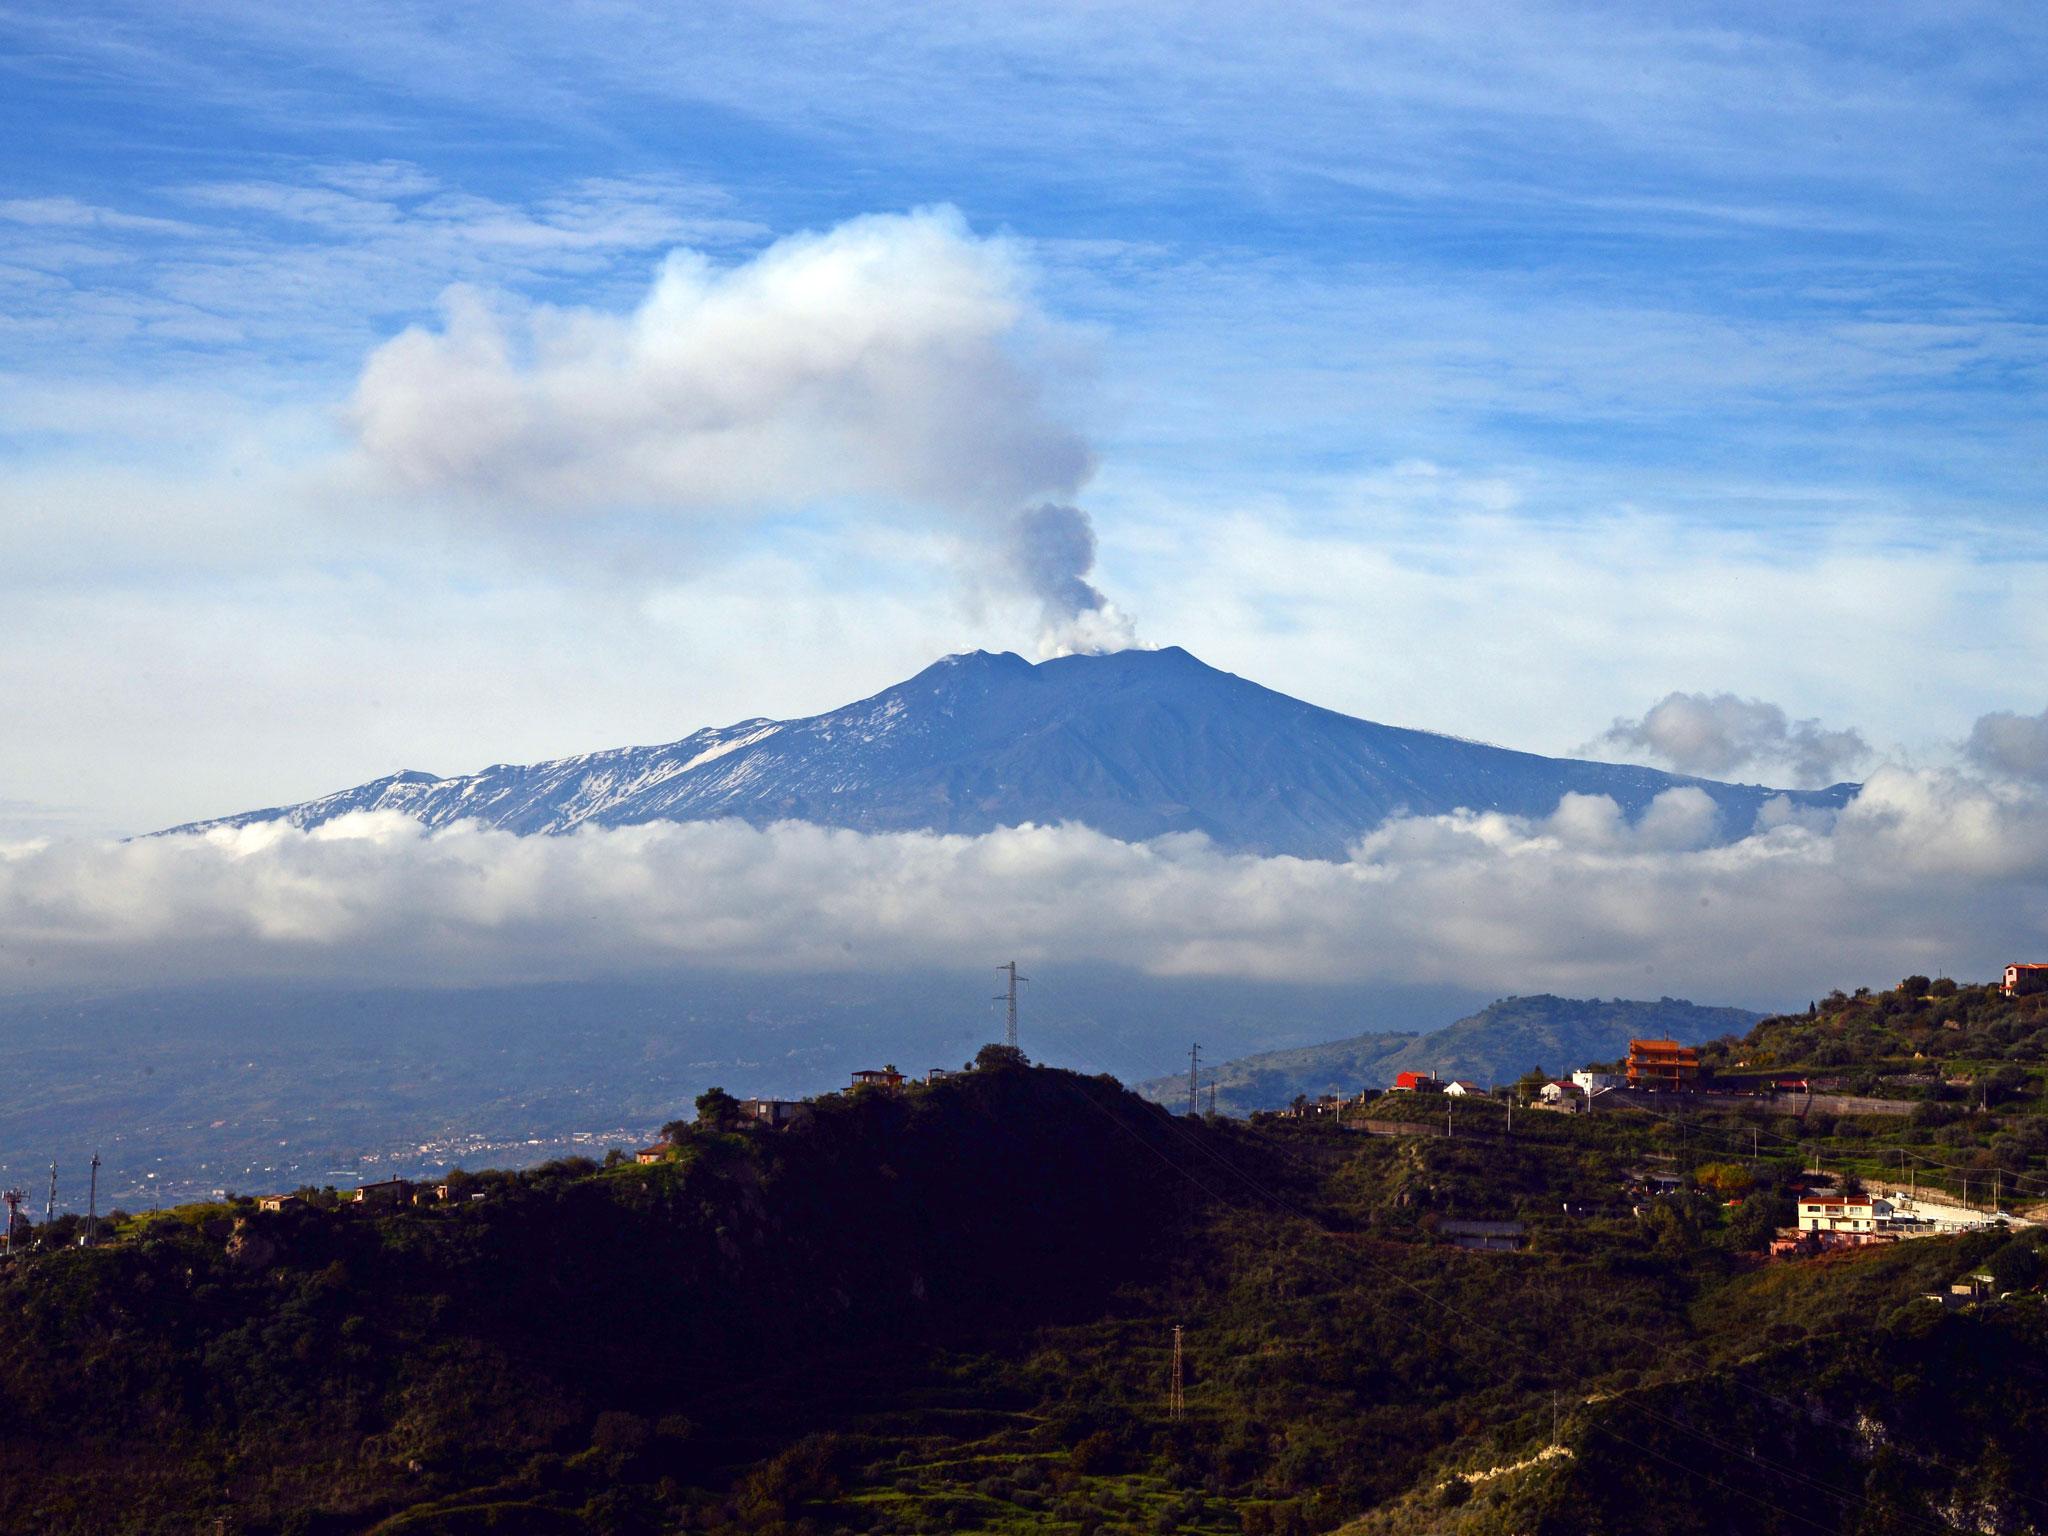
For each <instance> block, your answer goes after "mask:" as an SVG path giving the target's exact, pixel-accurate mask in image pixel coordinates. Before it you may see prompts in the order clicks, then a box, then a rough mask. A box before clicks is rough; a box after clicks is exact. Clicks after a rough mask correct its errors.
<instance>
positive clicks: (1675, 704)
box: [1589, 693, 1871, 787]
mask: <svg viewBox="0 0 2048 1536" xmlns="http://www.w3.org/2000/svg"><path fill="white" fill-rule="evenodd" d="M1589 750H1593V751H1598V752H1602V753H1612V754H1615V755H1620V756H1627V755H1631V754H1641V755H1647V756H1649V757H1653V758H1655V759H1657V760H1658V761H1660V762H1663V763H1666V764H1669V765H1670V766H1671V767H1672V768H1674V769H1676V770H1677V771H1678V772H1680V773H1694V774H1700V775H1702V776H1704V777H1708V778H1716V779H1725V778H1729V777H1731V776H1732V775H1735V774H1737V773H1742V772H1745V771H1747V772H1765V773H1768V772H1784V773H1787V774H1789V775H1790V777H1791V778H1792V780H1793V783H1794V784H1795V786H1797V787H1805V786H1808V785H1821V784H1834V783H1840V782H1841V781H1842V780H1843V779H1844V778H1845V777H1846V776H1847V775H1848V774H1850V773H1852V772H1854V771H1855V769H1856V768H1857V767H1858V766H1859V765H1860V764H1862V763H1865V762H1868V761H1869V760H1870V755H1871V753H1870V744H1869V743H1868V742H1866V741H1865V740H1864V739H1863V737H1862V735H1861V734H1860V733H1859V732H1857V731H1855V730H1830V729H1828V728H1827V727H1825V726H1823V725H1822V724H1821V723H1820V722H1819V721H1818V720H1791V719H1788V718H1787V717H1786V714H1785V711H1784V710H1782V709H1780V708H1779V707H1778V706H1777V705H1775V704H1768V703H1766V702H1764V701H1763V700H1762V699H1744V698H1738V697H1737V696H1736V695H1735V694H1732V693H1671V694H1667V695H1666V696H1665V697H1664V698H1662V699H1661V700H1659V701H1658V702H1657V703H1656V704H1655V705H1654V706H1652V707H1651V709H1650V710H1649V712H1648V713H1647V714H1645V715H1643V716H1642V717H1641V718H1640V719H1635V720H1630V719H1618V720H1616V721H1615V722H1614V724H1613V725H1612V726H1610V727H1609V728H1608V729H1607V730H1606V731H1605V732H1603V733H1602V734H1601V735H1600V736H1599V737H1598V738H1597V739H1596V740H1595V741H1594V742H1593V743H1592V746H1591V747H1590V748H1589Z"/></svg>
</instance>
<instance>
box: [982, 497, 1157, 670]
mask: <svg viewBox="0 0 2048 1536" xmlns="http://www.w3.org/2000/svg"><path fill="white" fill-rule="evenodd" d="M1010 564H1011V567H1012V569H1013V571H1014V572H1015V574H1016V577H1017V579H1018V581H1019V582H1020V583H1021V584H1022V586H1023V588H1024V590H1025V591H1026V592H1028V593H1029V594H1030V595H1031V596H1032V597H1034V598H1036V599H1037V600H1038V604H1039V610H1040V616H1041V618H1042V620H1043V629H1042V630H1041V632H1040V636H1039V651H1040V653H1041V654H1043V655H1046V656H1065V655H1071V654H1072V653H1074V652H1076V651H1110V650H1119V649H1121V648H1123V647H1125V646H1129V645H1134V644H1136V643H1137V635H1136V633H1135V631H1134V628H1133V626H1132V623H1131V620H1130V618H1129V617H1128V616H1127V615H1126V614H1124V613H1123V612H1122V611H1121V610H1119V609H1118V608H1117V606H1116V605H1115V604H1114V603H1112V602H1110V600H1109V599H1108V598H1106V597H1104V596H1103V595H1102V592H1101V589H1099V588H1098V587H1096V586H1095V584H1094V583H1093V582H1091V581H1089V580H1088V576H1089V573H1090V572H1092V571H1093V570H1094V569H1095V524H1094V522H1093V521H1092V520H1091V519H1090V518H1089V516H1088V514H1087V513H1086V512H1083V511H1082V510H1081V509H1080V508H1079V507H1072V506H1066V505H1063V504H1061V503H1059V502H1051V501H1049V502H1046V503H1045V504H1044V505H1043V506H1037V507H1033V508H1032V509H1031V510H1030V511H1028V512H1024V513H1020V514H1019V515H1018V517H1017V521H1016V522H1015V524H1014V525H1013V526H1012V528H1011V535H1010Z"/></svg>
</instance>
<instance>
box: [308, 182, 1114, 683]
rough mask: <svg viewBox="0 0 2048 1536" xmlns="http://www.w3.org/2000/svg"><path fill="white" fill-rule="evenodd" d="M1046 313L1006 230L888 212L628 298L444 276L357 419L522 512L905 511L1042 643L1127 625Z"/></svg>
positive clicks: (585, 527)
mask: <svg viewBox="0 0 2048 1536" xmlns="http://www.w3.org/2000/svg"><path fill="white" fill-rule="evenodd" d="M295 197H297V198H299V199H306V198H310V199H311V201H312V203H313V204H314V206H315V207H316V208H318V207H320V206H323V205H324V203H325V201H326V198H325V197H324V195H316V194H308V193H303V192H302V193H298V194H295ZM1049 330H1050V326H1049V323H1048V322H1047V321H1046V320H1045V318H1044V317H1043V316H1042V315H1040V314H1039V313H1038V312H1037V310H1036V308H1035V307H1034V305H1033V304H1032V301H1031V298H1030V295H1029V291H1028V282H1027V279H1026V274H1025V270H1024V265H1023V262H1022V259H1021V257H1020V255H1019V253H1018V252H1017V250H1016V249H1015V248H1014V247H1013V246H1012V245H1010V244H1009V243H1008V242H1007V241H1004V240H1001V239H980V238H977V237H976V236H974V235H973V234H972V232H970V231H969V230H968V228H967V225H966V222H965V221H964V220H963V219H962V218H961V217H960V215H959V214H958V213H957V212H954V211H953V210H951V209H944V208H939V209H927V210H923V211H920V212H916V213H911V214H907V215H872V216H867V217H862V218H857V219H853V220H850V221H848V222H846V223H844V224H841V225H839V226H838V227H836V228H834V229H832V230H829V231H827V232H825V233H823V234H805V235H795V236H791V237H789V238H787V239H784V240H781V241H778V242H777V243H776V244H774V245H772V246H770V247H769V248H768V249H767V250H765V251H763V252H761V253H760V254H758V255H756V256H754V257H753V258H752V259H750V260H748V261H745V262H743V263H740V264H738V265H735V266H726V267H720V266H718V265H717V264H715V263H714V262H713V261H712V260H711V259H710V258H709V257H708V256H706V255H704V254H703V253H701V252H697V251H688V250H679V251H676V252H674V253H672V254H671V255H670V256H669V258H668V259H667V261H666V262H665V263H664V264H663V265H662V268H661V271H660V274H659V276H658V277H657V278H656V279H655V282H654V285H653V287H652V288H651V289H650V290H649V292H648V293H647V295H646V296H645V297H644V299H642V300H641V302H640V303H639V305H638V306H637V307H636V308H635V309H634V310H633V311H632V312H631V313H630V314H623V315H622V314H615V313H611V312H609V311H603V310H597V309H590V308H558V307H553V306H548V305H533V304H518V303H514V302H513V301H511V300H508V299H498V300H493V299H491V298H489V297H487V296H485V295H483V294H480V293H477V292H474V291H472V290H467V289H456V290H453V291H451V293H450V294H449V295H448V297H447V299H446V301H445V303H444V319H443V324H442V326H441V327H440V329H438V330H429V329H425V328H421V327H413V328H410V329H408V330H407V331H405V332H404V333H403V334H402V335H400V336H398V337H396V338H394V339H393V340H391V341H389V342H387V343H385V344H384V345H383V346H380V347H379V348H377V349H376V351H375V352H374V353H372V354H371V356H370V359H369V361H368V363H367V364H366V365H365V366H364V369H363V373H362V377H361V380H360V381H359V383H358V384H357V387H356V391H355V397H354V402H353V406H352V412H351V414H352V418H353V421H354V424H355V430H356V433H357V436H358V439H359V442H360V445H361V449H362V452H363V454H364V456H365V458H366V460H367V462H368V463H369V464H370V465H371V466H372V467H373V468H374V470H375V471H376V473H377V474H378V475H379V476H380V477H381V478H382V479H383V480H385V481H386V482H387V483H388V484H390V485H393V486H395V487H397V488H398V489H399V490H400V491H402V492H409V493H417V494H424V495H426V496H429V497H437V498H445V499H448V500H452V501H453V502H455V503H457V504H458V505H460V506H461V507H462V508H463V509H464V510H465V511H466V512H468V513H470V514H474V515H478V516H482V517H484V518H486V519H490V520H494V521H500V522H505V523H509V524H512V525H514V526H516V527H519V528H523V529H524V528H533V527H546V528H550V529H559V528H561V527H564V526H567V527H571V528H575V529H577V530H578V531H579V532H584V533H587V532H589V531H590V529H591V527H592V526H593V525H596V526H599V527H603V526H628V527H645V526H646V525H647V522H648V520H649V519H652V520H653V521H654V522H655V523H657V524H659V523H660V522H662V521H664V520H672V521H678V522H683V523H688V522H691V521H694V520H704V519H708V520H712V521H722V520H734V519H747V518H754V517H760V516H764V515H769V514H787V513H791V512H801V511H805V510H807V509H811V508H814V507H816V506H818V505H820V504H830V503H843V502H846V501H849V500H850V501H854V502H859V503H862V504H865V505H877V504H879V505H882V506H885V507H886V506H889V505H891V504H899V503H906V502H907V503H910V504H912V505H913V506H916V507H918V508H921V509H923V510H924V512H925V513H926V514H927V515H934V514H935V515H936V516H937V517H938V519H939V520H940V521H941V523H942V524H943V525H944V526H948V527H951V528H953V529H955V530H956V531H958V532H960V533H962V534H964V535H966V536H967V537H968V538H969V539H970V540H972V541H973V542H974V543H975V544H976V545H977V546H979V548H978V550H977V553H980V554H982V555H984V556H985V557H986V558H987V559H988V560H989V561H990V562H991V563H992V564H993V565H994V567H995V568H996V569H997V570H999V571H1001V572H1003V573H1005V574H1007V575H1008V576H1009V577H1010V578H1012V579H1013V581H1014V582H1015V583H1016V584H1017V585H1018V586H1019V587H1021V589H1022V590H1024V591H1026V592H1028V593H1030V594H1031V595H1032V596H1034V597H1035V598H1037V599H1038V600H1039V601H1040V603H1041V604H1042V605H1043V607H1044V609H1045V613H1046V618H1047V624H1048V637H1047V646H1046V648H1047V649H1049V650H1059V649H1072V648H1076V644H1077V642H1078V643H1081V644H1094V645H1097V646H1099V645H1100V644H1101V643H1102V642H1103V640H1104V639H1105V638H1108V639H1111V640H1114V639H1117V638H1127V636H1128V627H1129V626H1128V621H1127V620H1125V619H1124V618H1123V617H1122V615H1120V614H1117V613H1116V612H1115V611H1114V610H1113V609H1110V608H1109V607H1108V605H1107V603H1106V600H1105V599H1104V598H1103V596H1102V594H1101V593H1100V592H1099V591H1097V590H1096V589H1095V588H1094V587H1093V586H1092V585H1090V584H1089V583H1088V581H1087V580H1086V576H1087V573H1088V571H1089V570H1090V569H1091V567H1092V566H1093V564H1094V559H1095V536H1094V531H1093V528H1092V526H1091V525H1090V523H1089V520H1088V517H1087V514H1086V513H1084V512H1082V511H1080V510H1079V509H1078V508H1075V507H1072V506H1069V505H1064V504H1063V502H1064V499H1065V498H1068V497H1071V496H1072V495H1073V494H1074V493H1075V492H1076V491H1077V490H1078V489H1079V488H1080V487H1081V485H1082V484H1083V483H1084V482H1085V481H1086V480H1087V479H1088V477H1089V475H1090V474H1091V473H1092V472H1093V468H1094V455H1093V452H1092V450H1091V449H1090V447H1089V445H1088V442H1087V440H1086V438H1085V436H1084V435H1083V434H1082V432H1081V431H1079V430H1078V429H1077V428H1076V427H1074V426H1073V425H1071V424H1069V423H1068V422H1066V421H1065V420H1063V419H1062V417H1061V412H1060V410H1059V409H1058V407H1059V404H1060V401H1059V398H1058V397H1059V395H1060V394H1061V392H1062V388H1063V381H1062V380H1060V379H1058V378H1056V377H1055V376H1054V375H1053V373H1052V372H1051V371H1050V370H1048V368H1047V367H1046V366H1045V365H1044V362H1043V352H1044V346H1043V343H1044V340H1045V337H1046V334H1047V333H1048V332H1049ZM1034 504H1035V505H1034Z"/></svg>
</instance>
